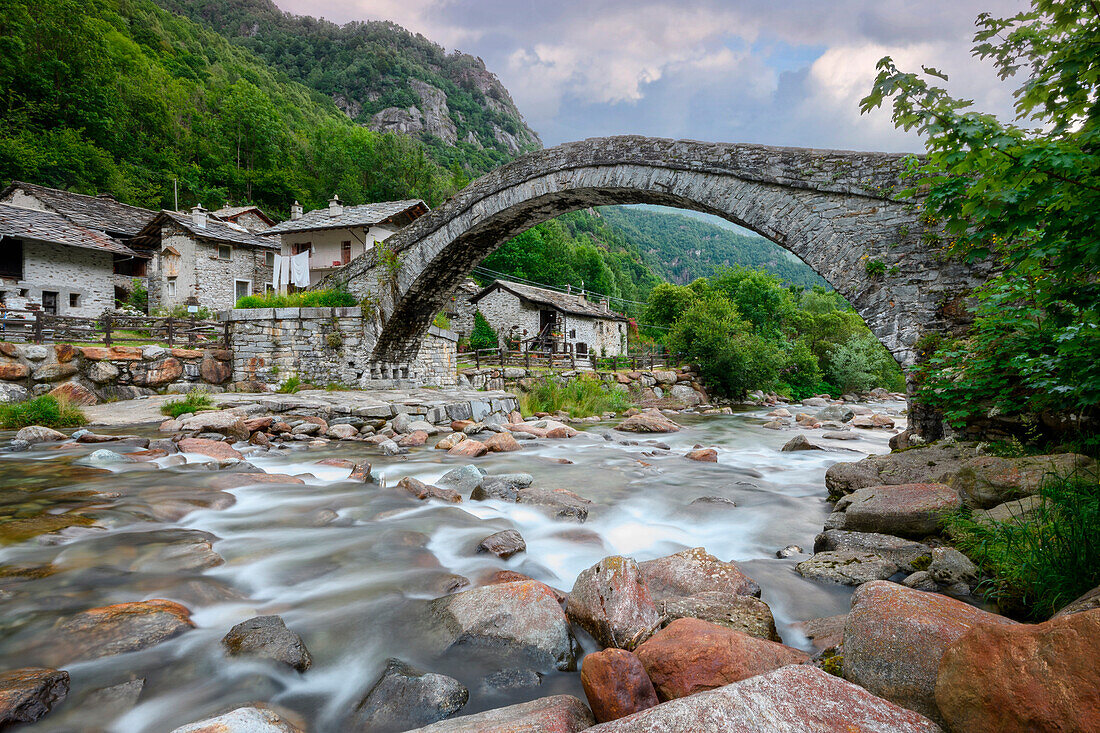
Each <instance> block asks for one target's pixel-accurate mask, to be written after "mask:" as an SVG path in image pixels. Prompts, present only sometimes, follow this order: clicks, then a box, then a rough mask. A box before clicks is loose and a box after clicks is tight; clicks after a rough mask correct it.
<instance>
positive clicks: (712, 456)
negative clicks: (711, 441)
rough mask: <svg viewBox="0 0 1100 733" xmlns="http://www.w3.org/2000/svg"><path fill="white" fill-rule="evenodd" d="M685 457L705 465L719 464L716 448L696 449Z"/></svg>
mask: <svg viewBox="0 0 1100 733" xmlns="http://www.w3.org/2000/svg"><path fill="white" fill-rule="evenodd" d="M684 457H685V458H688V459H690V460H693V461H701V462H703V463H718V451H716V450H715V449H714V448H696V449H695V450H693V451H688V453H687V455H686V456H684Z"/></svg>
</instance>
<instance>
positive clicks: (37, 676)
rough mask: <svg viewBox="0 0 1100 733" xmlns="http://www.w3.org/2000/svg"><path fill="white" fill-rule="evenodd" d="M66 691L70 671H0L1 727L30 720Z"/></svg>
mask: <svg viewBox="0 0 1100 733" xmlns="http://www.w3.org/2000/svg"><path fill="white" fill-rule="evenodd" d="M68 694H69V673H68V672H65V671H62V670H57V669H48V668H45V667H24V668H23V669H13V670H11V671H10V672H4V673H2V674H0V728H7V727H8V726H10V725H16V724H18V723H33V722H34V721H36V720H38V719H39V718H41V717H42V716H44V715H45V714H46V713H48V712H50V708H52V707H53V705H54V703H57V702H60V701H62V700H64V699H65V696H66V695H68Z"/></svg>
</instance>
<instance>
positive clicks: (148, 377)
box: [130, 356, 183, 387]
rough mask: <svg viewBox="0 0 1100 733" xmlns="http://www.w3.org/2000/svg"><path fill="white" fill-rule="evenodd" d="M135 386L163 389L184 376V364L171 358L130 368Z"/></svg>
mask: <svg viewBox="0 0 1100 733" xmlns="http://www.w3.org/2000/svg"><path fill="white" fill-rule="evenodd" d="M130 374H131V375H132V377H133V381H134V384H136V385H138V386H139V387H163V386H164V385H166V384H170V383H172V382H174V381H176V380H177V379H179V378H180V377H182V376H183V362H181V361H180V360H179V359H177V358H175V357H173V356H169V357H167V358H165V359H158V360H156V361H151V362H143V363H141V364H135V365H134V366H132V367H130Z"/></svg>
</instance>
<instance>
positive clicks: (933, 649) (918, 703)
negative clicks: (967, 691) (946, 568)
mask: <svg viewBox="0 0 1100 733" xmlns="http://www.w3.org/2000/svg"><path fill="white" fill-rule="evenodd" d="M982 623H992V624H1005V625H1015V624H1016V622H1015V621H1012V620H1010V619H1007V618H1004V617H1003V616H997V615H995V614H992V613H987V612H986V611H982V610H980V609H977V608H974V607H973V606H970V605H968V604H966V603H963V602H962V601H957V600H955V599H954V598H949V597H948V596H945V595H941V594H939V593H926V592H924V591H919V590H913V589H911V588H906V587H905V586H903V585H898V584H897V583H891V582H889V581H885V580H875V581H871V582H870V583H864V584H863V585H861V586H860V587H859V588H858V589H857V590H856V592H855V594H854V595H853V596H852V610H851V611H850V612H849V613H848V619H847V621H845V624H844V678H845V679H847V680H850V681H852V682H854V683H856V684H857V685H859V686H860V687H863V688H864V689H866V690H868V691H870V692H871V693H873V694H875V695H878V696H879V697H884V698H886V699H887V700H890V701H891V702H895V703H897V704H898V705H901V706H902V707H906V708H909V709H910V710H915V711H917V712H918V713H920V714H921V715H924V716H927V717H929V718H932V719H933V720H936V721H937V722H939V721H941V720H942V718H940V715H939V709H938V708H937V707H936V700H935V688H936V673H937V672H938V670H939V668H940V660H941V659H942V658H943V654H944V652H945V651H946V650H947V648H948V647H949V646H951V645H952V644H953V643H955V642H956V641H957V640H958V639H959V638H960V637H961V636H962V635H963V634H965V633H966V632H967V631H969V630H970V629H971V628H972V627H973V626H975V625H977V624H982Z"/></svg>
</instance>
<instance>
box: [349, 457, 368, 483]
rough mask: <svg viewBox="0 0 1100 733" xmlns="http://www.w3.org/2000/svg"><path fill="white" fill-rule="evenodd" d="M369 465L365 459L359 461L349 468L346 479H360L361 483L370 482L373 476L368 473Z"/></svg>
mask: <svg viewBox="0 0 1100 733" xmlns="http://www.w3.org/2000/svg"><path fill="white" fill-rule="evenodd" d="M370 469H371V465H370V463H368V462H367V461H359V462H358V463H356V464H355V466H353V467H352V469H351V474H350V475H349V476H348V481H362V482H363V483H371V482H373V481H374V477H373V476H371V474H370Z"/></svg>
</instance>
